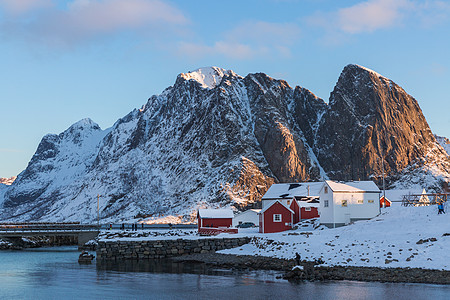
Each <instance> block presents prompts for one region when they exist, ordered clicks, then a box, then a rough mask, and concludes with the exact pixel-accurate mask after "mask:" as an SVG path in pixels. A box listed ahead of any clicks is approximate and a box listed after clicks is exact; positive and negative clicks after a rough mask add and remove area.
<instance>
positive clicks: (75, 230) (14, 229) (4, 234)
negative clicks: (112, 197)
mask: <svg viewBox="0 0 450 300" xmlns="http://www.w3.org/2000/svg"><path fill="white" fill-rule="evenodd" d="M99 232H100V231H99V228H98V226H97V225H83V224H79V223H0V238H6V239H15V238H22V237H27V236H76V237H78V245H84V244H85V243H86V242H88V241H90V240H92V239H94V238H96V237H97V236H98V234H99Z"/></svg>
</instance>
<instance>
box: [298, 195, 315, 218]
mask: <svg viewBox="0 0 450 300" xmlns="http://www.w3.org/2000/svg"><path fill="white" fill-rule="evenodd" d="M298 206H299V207H300V215H299V218H300V220H306V219H313V218H318V217H319V207H320V201H319V199H316V198H314V199H309V200H305V201H298Z"/></svg>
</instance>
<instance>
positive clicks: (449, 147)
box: [434, 135, 450, 155]
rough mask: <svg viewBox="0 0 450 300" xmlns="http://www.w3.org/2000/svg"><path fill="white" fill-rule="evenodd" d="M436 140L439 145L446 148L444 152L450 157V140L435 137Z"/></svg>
mask: <svg viewBox="0 0 450 300" xmlns="http://www.w3.org/2000/svg"><path fill="white" fill-rule="evenodd" d="M434 137H435V138H436V141H437V142H438V143H439V145H441V146H442V148H444V150H445V151H446V152H447V154H448V155H450V140H449V139H448V138H446V137H443V136H438V135H434Z"/></svg>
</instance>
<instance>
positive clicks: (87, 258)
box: [78, 251, 95, 264]
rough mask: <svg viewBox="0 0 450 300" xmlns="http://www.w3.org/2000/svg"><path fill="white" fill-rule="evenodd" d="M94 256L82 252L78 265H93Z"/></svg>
mask: <svg viewBox="0 0 450 300" xmlns="http://www.w3.org/2000/svg"><path fill="white" fill-rule="evenodd" d="M94 257H95V256H94V255H93V254H89V253H88V252H86V251H83V252H81V254H80V256H79V257H78V263H80V264H90V263H92V260H93V259H94Z"/></svg>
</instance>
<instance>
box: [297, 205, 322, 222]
mask: <svg viewBox="0 0 450 300" xmlns="http://www.w3.org/2000/svg"><path fill="white" fill-rule="evenodd" d="M300 215H301V219H302V220H305V219H312V218H318V217H319V210H318V209H317V207H311V210H310V211H306V210H305V207H302V208H301V209H300Z"/></svg>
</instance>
